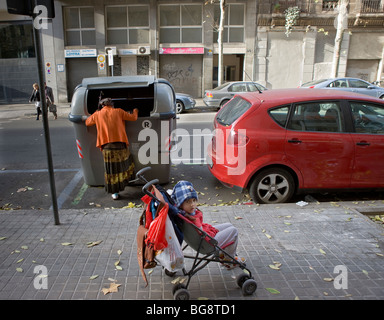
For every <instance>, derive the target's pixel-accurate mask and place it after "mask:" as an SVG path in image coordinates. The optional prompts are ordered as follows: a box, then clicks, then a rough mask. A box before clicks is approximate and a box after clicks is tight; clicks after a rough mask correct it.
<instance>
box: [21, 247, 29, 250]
mask: <svg viewBox="0 0 384 320" xmlns="http://www.w3.org/2000/svg"><path fill="white" fill-rule="evenodd" d="M20 248H21V249H24V250H28V246H21V247H20Z"/></svg>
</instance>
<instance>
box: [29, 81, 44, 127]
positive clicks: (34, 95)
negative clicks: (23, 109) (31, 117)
mask: <svg viewBox="0 0 384 320" xmlns="http://www.w3.org/2000/svg"><path fill="white" fill-rule="evenodd" d="M29 102H34V103H35V106H36V112H37V117H36V120H39V117H40V115H41V99H40V91H39V85H38V84H37V83H34V84H33V91H32V94H31V97H30V98H29Z"/></svg>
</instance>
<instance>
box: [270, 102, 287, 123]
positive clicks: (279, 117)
mask: <svg viewBox="0 0 384 320" xmlns="http://www.w3.org/2000/svg"><path fill="white" fill-rule="evenodd" d="M288 113H289V106H281V107H278V108H274V109H271V110H269V115H270V116H271V117H272V119H273V120H275V121H276V122H277V123H278V124H279V125H280V126H282V127H285V124H286V123H287V119H288Z"/></svg>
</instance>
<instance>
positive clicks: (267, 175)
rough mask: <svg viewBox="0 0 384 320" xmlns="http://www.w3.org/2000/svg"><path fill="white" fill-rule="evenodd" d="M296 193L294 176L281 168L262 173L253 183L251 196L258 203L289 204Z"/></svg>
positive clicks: (250, 191) (250, 189) (250, 190)
mask: <svg viewBox="0 0 384 320" xmlns="http://www.w3.org/2000/svg"><path fill="white" fill-rule="evenodd" d="M294 192H295V181H294V179H293V177H292V175H291V174H290V173H289V172H288V171H287V170H284V169H281V168H269V169H266V170H263V171H261V172H260V173H258V174H257V176H256V177H255V178H254V179H253V181H252V182H251V185H250V188H249V194H250V196H251V198H252V199H253V201H255V202H257V203H265V204H271V203H282V202H287V201H288V200H289V199H290V198H291V197H292V196H293V194H294Z"/></svg>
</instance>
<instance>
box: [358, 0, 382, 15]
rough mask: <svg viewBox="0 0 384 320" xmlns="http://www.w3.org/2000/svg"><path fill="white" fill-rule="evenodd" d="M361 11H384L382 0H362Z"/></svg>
mask: <svg viewBox="0 0 384 320" xmlns="http://www.w3.org/2000/svg"><path fill="white" fill-rule="evenodd" d="M360 12H361V13H384V1H382V0H362V1H361V11H360Z"/></svg>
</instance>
